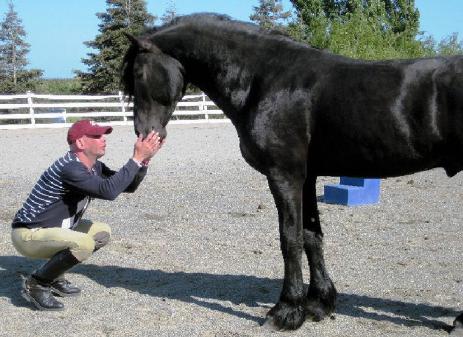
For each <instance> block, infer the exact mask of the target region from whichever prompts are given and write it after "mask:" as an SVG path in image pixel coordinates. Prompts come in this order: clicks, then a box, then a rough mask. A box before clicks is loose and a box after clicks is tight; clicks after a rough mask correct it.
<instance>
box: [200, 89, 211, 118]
mask: <svg viewBox="0 0 463 337" xmlns="http://www.w3.org/2000/svg"><path fill="white" fill-rule="evenodd" d="M201 98H202V101H203V104H202V107H203V111H205V113H204V118H205V119H206V122H208V121H209V114H208V113H207V105H206V104H205V103H206V94H205V93H204V92H202V93H201Z"/></svg>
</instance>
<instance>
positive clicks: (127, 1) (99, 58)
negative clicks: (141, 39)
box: [76, 0, 154, 94]
mask: <svg viewBox="0 0 463 337" xmlns="http://www.w3.org/2000/svg"><path fill="white" fill-rule="evenodd" d="M106 6H107V8H106V12H105V13H97V17H98V18H99V19H100V20H101V23H100V25H99V32H100V34H99V35H97V36H96V38H95V40H93V41H88V42H85V45H86V46H87V47H90V48H93V49H95V50H96V51H97V52H91V53H88V54H87V55H88V58H87V59H83V60H82V62H83V63H84V64H85V65H87V67H88V70H89V71H88V72H82V71H77V72H76V74H77V76H78V77H79V78H80V80H81V82H82V90H83V92H85V93H93V94H94V93H115V92H117V91H118V90H119V87H120V67H121V64H122V58H123V56H124V54H125V52H126V51H127V49H128V47H129V42H128V40H127V37H126V36H125V35H124V33H125V32H127V33H130V34H134V35H137V34H140V33H141V32H142V31H143V30H144V29H146V28H147V27H149V26H151V25H152V23H153V21H154V17H153V16H152V15H150V14H148V12H147V11H146V2H145V1H144V0H106Z"/></svg>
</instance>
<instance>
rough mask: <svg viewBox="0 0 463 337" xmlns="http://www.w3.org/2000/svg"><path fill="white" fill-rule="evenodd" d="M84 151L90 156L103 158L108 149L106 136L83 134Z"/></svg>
mask: <svg viewBox="0 0 463 337" xmlns="http://www.w3.org/2000/svg"><path fill="white" fill-rule="evenodd" d="M82 145H83V152H84V153H85V154H86V155H87V156H88V157H90V158H97V159H98V158H101V157H103V156H104V154H105V150H106V136H105V135H101V136H83V137H82Z"/></svg>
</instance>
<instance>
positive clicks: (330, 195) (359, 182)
mask: <svg viewBox="0 0 463 337" xmlns="http://www.w3.org/2000/svg"><path fill="white" fill-rule="evenodd" d="M379 193H380V180H379V179H363V178H350V177H341V181H340V184H338V185H325V195H324V201H325V202H326V203H328V204H340V205H346V206H358V205H366V204H376V203H378V202H379Z"/></svg>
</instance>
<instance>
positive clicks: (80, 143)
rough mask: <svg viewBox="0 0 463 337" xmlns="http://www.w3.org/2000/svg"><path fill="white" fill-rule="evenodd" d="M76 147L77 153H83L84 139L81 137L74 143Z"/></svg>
mask: <svg viewBox="0 0 463 337" xmlns="http://www.w3.org/2000/svg"><path fill="white" fill-rule="evenodd" d="M73 145H74V147H75V150H76V151H82V150H83V149H84V148H85V144H84V138H83V137H81V138H79V139H77V140H76V141H75V142H74V144H73Z"/></svg>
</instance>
